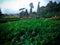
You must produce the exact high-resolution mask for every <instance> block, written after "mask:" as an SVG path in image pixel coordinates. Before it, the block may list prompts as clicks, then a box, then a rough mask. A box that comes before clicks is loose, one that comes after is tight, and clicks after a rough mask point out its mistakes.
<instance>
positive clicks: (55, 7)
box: [37, 1, 60, 17]
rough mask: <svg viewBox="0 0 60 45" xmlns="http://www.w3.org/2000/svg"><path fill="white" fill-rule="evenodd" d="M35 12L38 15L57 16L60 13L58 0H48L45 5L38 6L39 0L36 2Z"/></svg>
mask: <svg viewBox="0 0 60 45" xmlns="http://www.w3.org/2000/svg"><path fill="white" fill-rule="evenodd" d="M37 14H38V16H40V17H54V16H59V15H60V2H59V3H57V2H52V1H49V3H48V4H47V6H42V7H39V2H38V9H37Z"/></svg>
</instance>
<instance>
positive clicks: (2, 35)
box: [0, 19, 60, 45]
mask: <svg viewBox="0 0 60 45" xmlns="http://www.w3.org/2000/svg"><path fill="white" fill-rule="evenodd" d="M59 35H60V20H58V19H21V20H19V21H15V22H7V23H3V24H0V42H1V43H0V44H2V45H49V44H50V45H58V44H59V42H60V40H59V39H60V38H59V37H60V36H59ZM2 42H3V43H2Z"/></svg>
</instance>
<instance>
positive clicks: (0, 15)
mask: <svg viewBox="0 0 60 45" xmlns="http://www.w3.org/2000/svg"><path fill="white" fill-rule="evenodd" d="M2 16H3V14H2V12H1V9H0V18H2Z"/></svg>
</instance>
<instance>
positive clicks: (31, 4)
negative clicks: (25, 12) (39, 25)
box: [30, 3, 34, 13]
mask: <svg viewBox="0 0 60 45" xmlns="http://www.w3.org/2000/svg"><path fill="white" fill-rule="evenodd" d="M33 8H34V6H33V3H30V13H32V9H33Z"/></svg>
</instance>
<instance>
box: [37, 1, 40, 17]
mask: <svg viewBox="0 0 60 45" xmlns="http://www.w3.org/2000/svg"><path fill="white" fill-rule="evenodd" d="M37 15H38V17H40V2H38V7H37Z"/></svg>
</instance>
